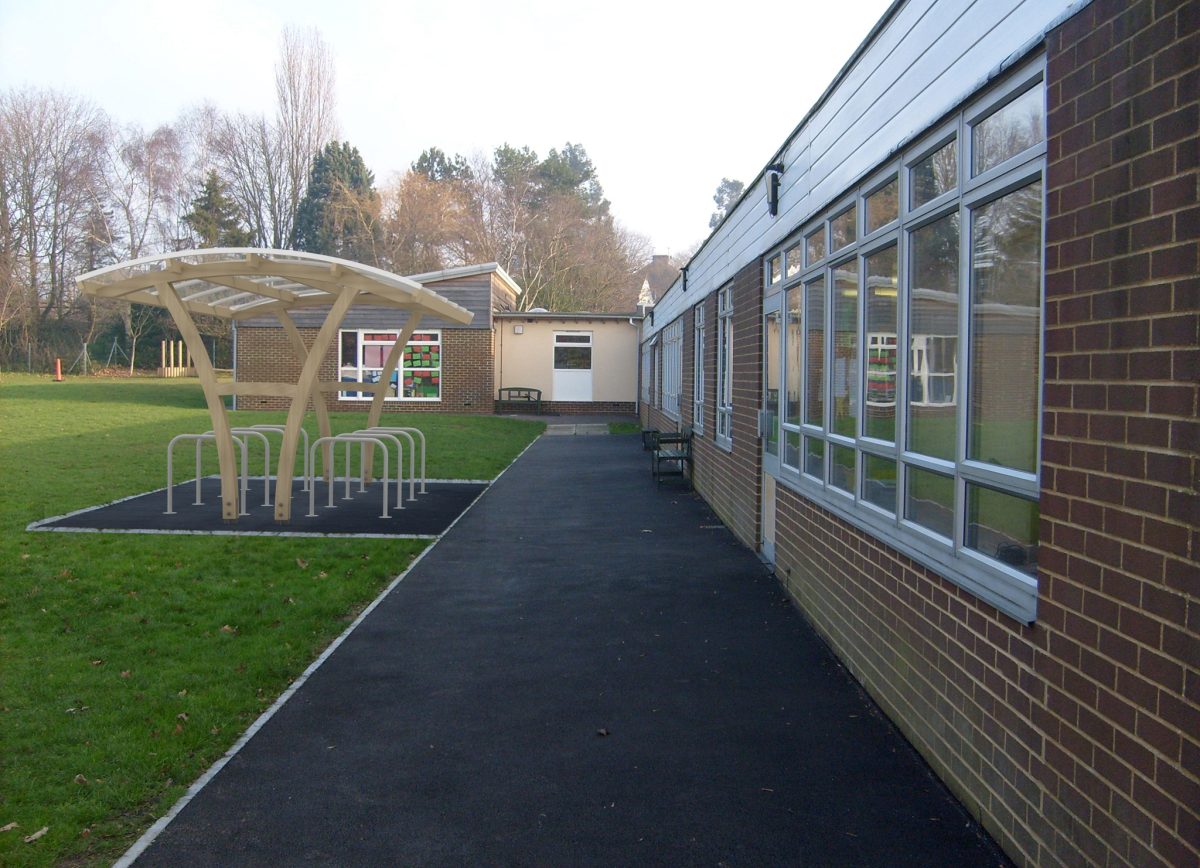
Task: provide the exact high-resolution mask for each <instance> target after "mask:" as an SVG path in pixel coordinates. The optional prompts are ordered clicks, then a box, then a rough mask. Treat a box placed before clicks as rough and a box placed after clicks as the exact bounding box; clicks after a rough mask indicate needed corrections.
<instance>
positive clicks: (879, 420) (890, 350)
mask: <svg viewBox="0 0 1200 868" xmlns="http://www.w3.org/2000/svg"><path fill="white" fill-rule="evenodd" d="M896 269H897V262H896V248H895V247H889V248H887V249H886V250H881V251H879V252H878V253H875V254H872V255H871V256H870V257H868V258H867V302H866V303H867V395H866V414H865V415H866V418H865V419H864V420H863V433H864V434H865V435H866V436H868V437H875V438H878V439H879V440H886V441H888V442H889V443H890V442H893V441H894V440H895V439H896V292H897V277H898V275H897V273H896Z"/></svg>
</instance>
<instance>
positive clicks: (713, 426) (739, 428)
mask: <svg viewBox="0 0 1200 868" xmlns="http://www.w3.org/2000/svg"><path fill="white" fill-rule="evenodd" d="M761 274H762V267H761V263H759V262H757V261H756V262H754V263H751V264H750V265H748V266H746V267H745V268H743V269H742V270H741V271H739V272H738V274H737V275H736V276H735V277H734V278H733V280H732V281H731V282H730V283H729V284H727V285H728V286H731V287H732V293H733V308H734V311H733V449H732V450H729V449H726V448H724V447H723V446H718V445H717V442H716V430H717V416H716V414H717V403H716V368H717V351H718V347H719V344H720V338H719V334H720V327H719V324H718V321H717V296H716V293H710V294H709V296H708V297H707V298H706V299H705V301H704V306H705V313H704V317H705V319H704V322H705V342H706V345H705V363H704V370H705V374H706V376H707V377H708V381H707V382H706V384H705V385H706V388H707V391H706V392H705V398H706V401H705V408H704V433H703V434H702V435H701V436H698V437H697V438H696V439H695V440H694V441H693V443H692V451H693V454H694V455H695V461H694V465H693V484H694V485H695V488H696V490H697V491H698V492H699V493H700V494H701V495H702V496H703V497H704V499H705V500H707V501H708V503H709V505H710V506H712V508H713V511H714V512H716V513H717V515H719V516H720V517H721V520H722V521H724V522H725V524H726V525H728V526H729V529H730V530H732V531H733V532H734V534H735V535H736V536H737V537H738V539H740V540H741V541H742V542H743V543H745V544H746V545H748V546H750V547H751V548H754V549H757V548H758V536H759V507H758V489H759V486H760V484H761V480H760V478H759V477H760V466H761V465H760V461H759V457H760V456H759V443H758V407H759V404H760V403H761V393H762V345H761V344H762V341H761V330H762V287H761V284H760V276H761ZM682 322H683V335H684V337H683V350H682V356H683V360H682V367H683V389H682V397H681V399H680V403H681V407H680V415H681V417H682V419H683V420H684V421H686V422H690V421H691V419H692V385H691V383H692V377H693V364H692V341H693V339H694V335H693V333H692V327H693V317H692V314H691V312H690V311H689V312H688V313H686V314H684V316H683V317H682ZM643 421H644V422H645V423H646V424H648V425H649V427H652V428H659V429H660V430H666V429H671V430H674V429H675V428H676V427H678V425H679V424H680V423H677V422H675V421H674V420H673V419H670V418H668V417H667V416H666V415H664V414H663V413H662V411H661V410H659V409H657V408H649V409H647V410H646V411H645V412H644V413H643Z"/></svg>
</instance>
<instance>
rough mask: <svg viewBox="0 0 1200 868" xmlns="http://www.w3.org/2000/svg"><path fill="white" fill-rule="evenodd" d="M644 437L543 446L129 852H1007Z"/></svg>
mask: <svg viewBox="0 0 1200 868" xmlns="http://www.w3.org/2000/svg"><path fill="white" fill-rule="evenodd" d="M1003 862H1004V858H1003V856H1002V854H1001V853H1000V852H999V850H998V849H997V848H996V847H995V845H994V844H993V843H992V842H991V840H990V839H989V838H987V836H986V835H985V834H984V833H983V832H982V831H981V830H980V828H979V827H978V825H977V824H975V823H974V822H973V821H972V820H971V818H970V817H969V816H968V814H967V813H966V812H965V811H964V810H963V808H962V807H961V806H960V805H959V804H958V803H957V802H956V801H954V799H953V798H952V797H951V796H950V795H949V793H948V792H947V791H946V790H945V788H944V787H942V785H941V784H940V783H939V782H938V781H937V780H936V779H935V778H934V777H933V775H932V774H931V772H930V771H929V769H928V768H927V767H926V766H925V765H924V763H923V762H922V761H921V760H920V758H919V757H918V756H917V755H916V754H915V753H914V752H913V751H912V749H911V748H910V747H909V746H908V745H907V743H906V742H905V741H904V740H903V739H902V738H901V737H900V736H899V734H898V733H897V732H896V730H895V729H894V728H893V727H892V726H891V725H890V724H889V723H888V722H887V721H886V720H885V719H884V718H883V717H882V716H881V715H880V714H879V713H878V711H877V709H876V708H875V706H874V705H872V704H871V703H870V702H869V701H868V700H867V699H866V698H865V696H864V695H863V694H862V693H861V691H860V690H859V689H858V688H857V686H856V685H855V684H854V683H853V681H852V680H851V679H850V678H849V677H848V676H847V674H846V672H845V670H844V669H842V667H841V666H840V665H839V664H838V663H837V662H836V661H835V660H834V659H833V658H832V657H831V656H830V654H829V652H828V650H827V649H826V647H825V646H824V645H823V644H822V643H821V642H820V641H819V640H818V639H817V638H816V637H815V635H814V634H813V633H812V631H811V630H810V628H809V627H808V626H807V624H806V623H805V622H804V620H803V619H802V618H801V617H800V616H799V614H798V613H797V612H796V610H795V609H794V608H793V607H792V605H791V604H790V602H789V601H788V600H787V599H786V597H785V596H784V594H783V593H782V591H781V590H780V589H779V587H778V585H777V583H776V582H775V580H774V578H773V577H771V576H769V575H767V574H766V572H765V570H764V568H763V566H762V565H761V564H760V563H759V561H758V560H757V559H756V558H755V556H754V555H753V554H752V553H751V552H750V551H748V550H747V549H746V548H744V547H743V546H742V545H740V544H739V543H738V542H737V541H736V540H735V539H734V537H733V536H732V535H731V534H730V533H729V532H728V531H727V530H726V529H724V528H723V527H722V526H721V524H720V522H719V520H718V519H717V518H716V517H715V516H714V515H713V514H712V512H711V511H710V510H709V509H708V508H707V507H706V506H705V504H704V503H703V502H702V501H700V500H699V499H698V498H697V497H695V495H693V494H692V493H690V492H689V491H687V489H686V486H685V485H681V484H679V483H678V482H672V483H664V484H661V485H655V483H654V482H653V481H652V480H651V478H650V472H649V461H648V460H647V459H646V457H645V454H644V453H643V452H642V451H641V448H640V441H639V439H638V438H636V437H620V436H610V437H555V438H547V437H544V438H542V439H541V440H539V441H538V442H537V443H536V444H535V445H534V446H533V447H532V448H531V449H530V450H529V451H528V452H526V453H525V455H524V456H523V457H522V458H521V459H519V460H518V461H517V463H516V464H515V465H514V466H513V467H512V468H511V469H510V470H509V471H508V472H507V473H506V474H505V475H504V476H502V477H501V478H500V479H499V480H498V481H497V482H496V483H495V484H494V485H493V486H492V488H491V489H490V490H489V491H488V492H486V493H485V494H484V496H483V497H482V498H481V499H480V500H479V502H478V503H476V504H475V506H474V508H473V509H471V510H470V511H469V512H468V513H467V514H466V515H465V516H464V517H463V518H462V520H461V521H459V522H458V524H456V525H455V526H454V527H453V528H452V529H451V531H450V532H449V533H448V534H446V535H445V536H444V537H443V538H442V539H441V540H440V541H439V542H438V543H437V545H436V546H435V547H434V548H433V549H432V550H431V551H430V552H429V554H428V555H427V556H426V557H425V558H424V559H423V560H421V561H420V562H419V563H418V564H417V566H416V567H415V568H414V569H413V570H412V571H411V573H410V574H409V575H408V576H407V577H406V578H405V579H404V581H402V582H401V583H400V584H399V585H397V586H396V588H395V589H394V590H393V591H392V592H391V593H390V594H389V595H388V596H387V597H386V598H385V599H384V600H383V601H382V602H381V604H380V605H379V606H378V607H377V608H376V609H375V610H374V611H373V612H372V613H371V614H370V615H369V616H368V617H367V618H366V619H365V620H364V621H363V622H362V623H361V624H360V625H359V627H358V628H357V630H356V631H355V632H354V633H352V634H351V635H350V636H349V637H348V639H347V640H346V641H345V643H344V644H342V645H341V647H339V648H338V650H337V651H336V652H335V653H334V654H333V655H331V656H330V658H329V659H328V660H327V661H326V662H325V663H324V664H323V665H322V666H321V667H320V668H318V669H317V670H316V671H315V672H314V673H313V675H312V676H311V677H310V678H309V680H308V681H307V682H306V683H305V684H304V685H303V686H302V687H301V688H300V689H299V690H298V691H297V693H296V694H295V695H294V696H293V697H292V698H291V700H290V701H288V702H287V703H286V704H285V705H283V706H282V707H281V709H280V710H279V711H278V712H277V713H276V715H275V716H274V717H273V718H271V719H270V720H269V721H268V722H267V723H266V725H265V726H264V727H263V728H262V729H261V730H260V731H259V732H258V734H257V735H256V736H255V737H254V738H252V739H251V740H250V741H249V742H248V743H247V745H246V746H245V747H244V748H243V749H242V750H241V752H240V753H238V754H237V755H236V756H235V757H234V758H233V759H232V760H231V761H230V762H229V764H228V765H227V766H226V767H225V768H224V769H223V770H222V771H221V772H220V773H219V774H217V775H216V777H215V778H214V779H213V780H212V781H211V782H210V783H209V784H208V786H207V787H205V788H204V789H203V790H202V791H201V792H200V793H199V794H198V795H197V796H196V798H195V799H194V800H193V801H192V802H191V803H189V804H188V805H187V807H185V808H184V810H183V811H182V812H181V813H180V815H179V816H178V817H177V818H176V819H175V820H174V821H173V822H172V823H171V824H170V825H168V826H167V828H166V829H165V830H164V831H163V833H162V834H161V835H160V836H159V838H158V839H157V840H156V841H155V842H154V843H153V844H151V845H150V847H149V848H148V849H147V850H146V851H145V853H143V855H142V858H141V859H140V860H139V861H138V864H139V865H165V866H180V865H196V866H200V865H204V866H209V865H223V866H231V865H263V864H270V863H276V864H299V863H312V864H324V865H606V866H608V865H634V864H636V865H642V864H649V865H679V864H686V865H692V864H695V865H705V864H707V865H721V864H724V865H751V866H764V865H889V866H894V865H914V866H916V865H919V866H930V865H995V864H998V863H1003Z"/></svg>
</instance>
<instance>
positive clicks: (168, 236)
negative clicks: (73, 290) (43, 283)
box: [91, 126, 186, 373]
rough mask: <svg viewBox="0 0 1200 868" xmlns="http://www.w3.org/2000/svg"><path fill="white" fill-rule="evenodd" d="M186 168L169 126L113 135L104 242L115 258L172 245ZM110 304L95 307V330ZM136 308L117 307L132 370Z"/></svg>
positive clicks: (125, 130) (178, 142) (107, 171)
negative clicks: (126, 341)
mask: <svg viewBox="0 0 1200 868" xmlns="http://www.w3.org/2000/svg"><path fill="white" fill-rule="evenodd" d="M184 166H185V159H184V153H183V143H182V141H181V139H180V136H179V133H178V132H177V131H176V130H175V129H174V128H173V127H171V126H161V127H159V128H158V129H156V130H153V131H152V132H150V133H146V132H145V131H144V130H142V129H141V128H140V127H138V126H128V127H124V128H122V129H120V130H118V131H117V132H115V133H114V134H113V135H112V136H111V146H110V147H109V149H108V152H107V159H106V162H105V171H104V193H105V204H106V205H107V213H108V214H110V215H111V216H109V219H108V221H107V224H108V234H107V238H106V239H105V241H106V242H107V246H108V250H109V251H110V253H111V256H112V257H113V258H114V259H116V260H124V259H137V258H138V257H139V256H142V255H144V254H145V253H147V252H149V251H151V250H153V251H162V250H169V249H170V248H171V247H172V241H173V239H174V236H175V232H176V227H177V226H178V224H179V221H180V217H179V215H178V207H179V203H180V201H181V199H182V193H183V191H184V190H185V181H186V177H185V173H184ZM93 222H98V221H93ZM100 264H102V263H98V262H97V263H92V266H93V267H95V266H96V265H100ZM110 307H112V305H102V307H101V308H100V309H99V310H96V309H95V308H93V316H92V317H91V322H92V328H91V330H94V329H95V326H96V323H97V319H98V317H99V318H103V317H104V314H105V313H106V312H107V309H108V308H110ZM132 308H133V306H132V305H131V304H130V303H129V302H118V303H116V305H115V309H116V311H117V313H118V315H119V316H120V318H121V321H122V323H123V324H124V327H125V334H126V335H127V336H128V337H129V340H130V344H131V348H130V353H129V357H130V373H132V372H133V370H132V369H133V359H134V356H135V353H136V349H137V338H138V334H137V333H136V331H137V330H135V325H134V321H135V316H134V311H133V309H132Z"/></svg>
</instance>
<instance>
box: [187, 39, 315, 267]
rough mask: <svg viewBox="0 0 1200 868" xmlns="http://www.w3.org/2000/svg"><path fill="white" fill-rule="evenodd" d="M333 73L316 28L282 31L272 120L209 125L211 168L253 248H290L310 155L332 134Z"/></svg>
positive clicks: (249, 119)
mask: <svg viewBox="0 0 1200 868" xmlns="http://www.w3.org/2000/svg"><path fill="white" fill-rule="evenodd" d="M333 87H334V72H333V61H332V60H331V58H330V54H329V49H328V48H327V47H326V45H325V43H324V41H322V39H321V36H320V34H319V33H318V32H317V31H316V30H297V29H290V28H289V29H287V30H285V31H284V32H283V36H282V39H281V42H280V58H279V62H278V64H277V65H276V67H275V95H276V113H275V119H274V120H270V119H268V118H266V117H263V116H257V117H255V116H250V115H244V114H239V115H235V116H233V117H227V118H224V119H222V120H221V121H219V122H217V123H216V124H214V129H213V133H212V138H211V139H210V142H211V147H212V151H213V155H214V158H215V159H214V162H215V163H216V165H217V167H218V169H219V170H220V172H221V175H222V180H224V181H225V184H226V186H227V187H228V188H229V192H230V195H232V196H233V198H234V199H235V200H237V202H238V205H239V206H240V208H241V210H242V213H243V214H244V215H245V217H246V220H247V221H248V222H249V225H250V231H251V232H252V233H253V235H254V243H255V244H257V245H260V246H264V247H273V248H280V249H290V248H293V247H294V246H295V243H296V211H297V209H298V207H299V204H300V200H301V199H302V198H303V197H304V191H305V188H306V186H307V182H308V171H309V168H310V167H311V165H312V160H313V157H314V156H315V155H316V154H317V152H318V151H319V150H320V149H321V146H322V145H324V144H325V143H326V142H327V141H329V140H330V139H333V138H334V137H335V136H336V135H337V125H336V123H335V122H334V95H333Z"/></svg>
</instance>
